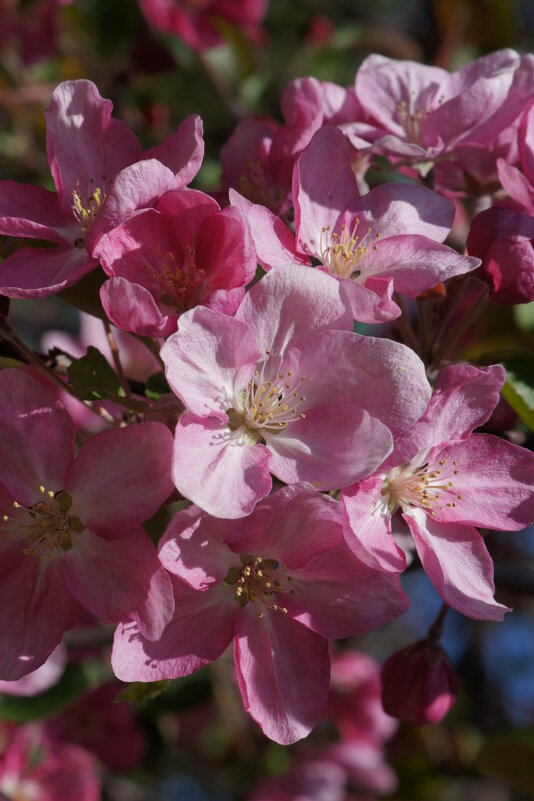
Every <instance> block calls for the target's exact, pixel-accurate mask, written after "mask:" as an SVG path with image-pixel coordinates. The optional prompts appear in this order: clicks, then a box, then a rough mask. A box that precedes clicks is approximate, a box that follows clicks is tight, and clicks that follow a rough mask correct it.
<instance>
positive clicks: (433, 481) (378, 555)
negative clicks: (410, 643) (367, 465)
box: [343, 365, 534, 620]
mask: <svg viewBox="0 0 534 801" xmlns="http://www.w3.org/2000/svg"><path fill="white" fill-rule="evenodd" d="M503 381H504V370H503V368H502V367H500V366H499V365H496V366H491V367H487V368H485V369H484V370H478V369H477V368H475V367H472V366H471V365H454V366H451V367H446V368H444V369H443V370H442V371H441V373H440V374H439V376H438V379H437V381H436V390H435V392H434V394H433V396H432V399H431V401H430V404H429V406H428V409H427V411H426V412H425V414H424V415H423V417H422V418H421V419H420V420H419V421H418V422H417V423H415V425H413V426H412V428H411V429H410V430H409V431H408V432H407V433H406V434H405V435H404V436H402V437H399V438H398V439H397V440H396V442H395V448H394V450H393V453H392V454H391V456H390V457H389V458H388V459H387V460H386V462H385V463H384V464H383V465H382V467H381V468H380V470H379V471H377V473H375V475H374V476H372V477H370V478H368V479H366V480H364V481H362V482H360V483H359V484H357V485H355V486H353V487H351V488H350V489H347V490H344V492H343V503H344V504H345V509H346V528H345V536H346V538H347V542H348V543H349V545H350V547H351V548H352V549H353V550H354V552H355V553H356V554H357V555H358V556H359V557H360V558H361V559H363V560H364V561H366V562H367V563H368V564H370V565H372V566H374V567H379V568H381V569H383V570H392V571H397V570H403V569H404V568H405V566H406V558H405V555H404V553H403V551H401V549H400V548H399V547H398V546H397V545H396V544H395V541H394V539H393V537H392V522H393V521H392V515H394V514H395V512H397V511H399V512H400V513H401V514H402V518H403V519H404V521H405V522H406V523H407V525H408V527H409V529H410V532H411V534H412V536H413V540H414V542H415V547H416V549H417V553H418V555H419V558H420V559H421V562H422V565H423V568H424V569H425V571H426V573H427V575H428V577H429V578H430V580H431V581H432V583H433V584H434V587H435V588H436V590H437V592H438V593H439V595H440V596H441V597H442V598H443V600H444V601H445V602H446V603H447V604H449V606H452V607H453V608H454V609H457V610H458V611H459V612H461V613H462V614H464V615H467V616H468V617H471V618H475V619H488V620H502V618H503V616H504V613H505V612H506V611H508V610H507V608H506V607H505V606H503V605H502V604H499V603H497V602H496V601H495V599H494V598H493V593H494V585H493V564H492V561H491V558H490V556H489V554H488V552H487V550H486V546H485V544H484V541H483V539H482V537H481V535H480V534H479V532H478V531H477V529H476V528H475V526H480V527H483V528H490V529H496V530H504V531H513V530H519V529H522V528H524V527H525V526H526V525H528V524H529V523H532V522H533V521H534V492H533V489H532V487H533V485H534V455H533V454H532V453H531V452H530V451H528V450H526V449H525V448H520V447H517V446H515V445H511V444H510V443H509V442H507V441H506V440H504V439H500V438H499V437H496V436H492V435H489V434H472V433H471V432H472V431H473V429H474V428H476V427H477V426H480V425H482V424H483V423H485V422H486V420H487V419H488V418H489V416H490V414H491V412H492V411H493V409H494V408H495V406H496V405H497V402H498V400H499V390H500V388H501V386H502V384H503ZM396 519H397V518H395V520H396Z"/></svg>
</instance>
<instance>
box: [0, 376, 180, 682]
mask: <svg viewBox="0 0 534 801" xmlns="http://www.w3.org/2000/svg"><path fill="white" fill-rule="evenodd" d="M0 398H1V403H0V428H1V430H2V437H1V438H0V538H1V539H0V547H1V553H2V560H1V567H0V574H1V579H2V580H1V584H0V588H1V589H0V595H1V599H2V604H1V609H2V612H1V614H0V632H1V636H2V644H3V648H2V653H1V655H0V676H1V677H2V679H7V680H15V679H18V678H20V676H23V675H25V674H26V673H30V672H32V671H33V670H35V669H36V668H37V667H39V665H41V664H42V663H43V662H44V661H45V660H46V659H47V657H48V656H49V654H50V653H51V652H52V651H53V650H54V648H55V647H56V646H57V645H58V643H59V642H60V641H61V638H62V636H63V632H64V631H66V630H67V629H70V628H72V627H73V626H75V625H76V624H77V623H78V622H79V621H80V620H81V619H82V617H83V614H84V608H85V609H86V610H88V611H89V612H91V613H92V614H94V615H96V616H97V617H99V618H100V619H101V620H103V621H104V622H106V623H114V622H118V621H119V620H123V619H126V618H129V617H131V616H132V615H133V616H134V617H135V619H137V620H138V621H139V624H140V628H141V629H142V630H143V631H144V633H145V634H146V636H147V637H151V638H157V637H159V635H160V634H161V631H162V630H163V628H164V626H165V625H166V623H167V622H168V620H169V618H170V616H171V615H172V611H173V600H172V591H171V586H170V583H169V579H168V576H167V574H166V573H165V571H164V570H163V568H162V567H161V565H160V563H159V561H158V558H157V554H156V551H155V549H154V546H153V545H152V542H151V541H150V539H149V537H148V536H147V534H145V532H144V530H143V529H142V528H141V523H142V522H143V521H145V520H147V519H148V518H150V517H151V516H152V515H153V514H154V513H155V512H156V510H157V509H158V508H159V506H160V504H161V503H162V502H163V501H164V500H165V498H166V497H168V495H169V492H170V490H171V488H172V484H171V481H170V475H169V464H170V458H171V447H172V437H171V435H170V433H169V431H168V430H167V428H166V427H165V426H163V425H161V424H159V423H144V424H141V425H138V426H130V427H128V428H125V429H114V430H111V431H105V432H103V433H102V434H98V435H96V436H94V437H91V438H90V439H88V440H86V441H85V442H84V444H83V445H82V446H81V448H80V449H79V452H78V454H77V457H76V459H74V427H73V425H72V422H71V419H70V417H69V416H68V414H67V412H66V411H65V409H64V408H63V407H62V406H61V404H60V403H59V401H57V400H56V399H55V398H54V396H53V395H51V394H50V393H49V392H48V391H47V390H46V389H44V387H43V386H42V385H41V384H39V383H38V382H37V381H35V380H34V379H33V378H31V377H30V376H29V375H27V374H26V373H24V372H22V371H21V370H12V369H8V370H3V371H2V372H1V373H0Z"/></svg>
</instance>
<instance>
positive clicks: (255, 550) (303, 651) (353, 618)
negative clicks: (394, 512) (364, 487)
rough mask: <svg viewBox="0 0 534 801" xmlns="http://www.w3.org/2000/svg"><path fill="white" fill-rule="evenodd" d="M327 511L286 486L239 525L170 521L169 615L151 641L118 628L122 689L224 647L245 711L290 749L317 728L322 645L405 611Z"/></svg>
mask: <svg viewBox="0 0 534 801" xmlns="http://www.w3.org/2000/svg"><path fill="white" fill-rule="evenodd" d="M342 523H343V516H342V509H341V505H340V504H339V503H338V502H337V501H333V500H332V499H331V498H329V497H327V496H325V495H322V494H320V493H318V492H317V491H316V490H314V489H313V487H311V486H310V485H309V484H298V485H295V486H292V487H284V488H283V489H281V490H279V491H278V492H275V493H273V494H272V495H270V496H269V497H268V498H266V499H265V500H263V501H261V502H260V503H259V504H258V506H257V507H256V509H255V511H254V512H253V513H252V515H251V516H250V517H248V518H247V519H246V520H238V521H227V520H219V519H217V518H212V517H209V516H208V515H207V514H206V513H205V512H203V511H202V510H200V509H198V508H197V507H195V506H191V507H190V508H189V509H186V510H185V511H183V512H178V513H177V514H176V515H175V516H174V518H173V520H172V521H171V523H170V525H169V528H168V529H167V532H166V534H165V535H164V537H163V539H162V540H161V542H160V546H159V555H160V559H161V561H162V564H163V565H164V566H165V567H166V569H167V570H168V571H169V572H170V573H171V574H172V577H173V587H174V594H175V616H174V619H173V620H172V622H171V623H169V625H168V626H167V628H166V629H165V630H164V632H163V634H162V636H161V638H160V639H159V640H158V641H157V642H150V641H149V640H147V639H146V637H143V636H142V635H141V633H140V632H139V628H138V625H137V623H136V622H132V623H131V624H130V623H124V624H121V625H120V626H119V627H118V629H117V632H116V635H115V644H114V650H113V657H112V663H113V668H114V671H115V673H116V675H117V676H118V678H120V679H122V680H123V681H153V680H160V679H164V678H177V677H179V676H185V675H188V674H189V673H192V672H193V671H195V670H198V669H199V668H201V667H202V666H203V665H205V664H207V663H208V662H211V661H213V660H214V659H216V658H217V657H218V656H220V655H221V654H222V653H223V651H225V650H226V648H227V646H228V645H229V644H230V642H231V641H232V639H233V641H234V655H235V662H236V669H237V677H238V683H239V688H240V690H241V695H242V696H243V702H244V705H245V709H246V710H247V711H248V712H249V713H250V714H251V715H252V717H253V718H254V720H256V721H257V722H258V723H259V724H260V726H261V727H262V729H263V731H264V732H265V734H267V736H268V737H271V738H272V739H274V740H276V741H277V742H280V743H290V742H294V741H295V740H298V739H300V738H301V737H304V736H305V735H306V734H308V732H309V731H310V730H311V729H312V728H313V726H314V725H315V724H316V723H317V721H318V720H319V717H320V715H321V712H322V709H323V707H324V705H325V703H326V700H327V694H328V684H329V679H330V663H329V655H328V640H329V639H336V638H339V637H348V636H350V635H353V634H356V633H358V632H362V631H367V630H369V629H374V628H377V627H378V626H380V625H382V624H383V623H385V622H386V621H387V620H390V619H392V618H394V617H396V616H397V615H399V614H401V613H402V612H403V611H405V609H406V601H407V599H406V597H405V596H404V593H403V592H402V589H401V586H400V582H399V579H398V576H396V575H394V574H391V573H385V572H383V571H380V570H373V569H371V568H368V567H367V566H366V565H365V564H364V563H363V562H361V561H360V560H359V559H357V558H356V557H354V556H353V555H352V554H351V552H350V550H349V549H348V547H347V546H346V544H345V542H344V540H343V526H342Z"/></svg>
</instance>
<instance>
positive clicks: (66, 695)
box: [0, 664, 90, 723]
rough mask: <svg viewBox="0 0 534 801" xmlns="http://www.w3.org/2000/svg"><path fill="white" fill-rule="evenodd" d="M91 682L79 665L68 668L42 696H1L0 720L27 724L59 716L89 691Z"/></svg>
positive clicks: (71, 665)
mask: <svg viewBox="0 0 534 801" xmlns="http://www.w3.org/2000/svg"><path fill="white" fill-rule="evenodd" d="M89 686H90V685H89V680H88V678H87V676H86V674H85V672H84V670H83V669H82V668H81V667H80V666H79V665H74V664H70V665H68V666H67V668H66V670H65V672H64V673H63V676H62V677H61V679H60V680H59V682H58V683H57V684H56V685H55V686H54V687H51V688H50V689H49V690H46V691H45V692H44V693H41V694H40V695H35V696H33V698H22V697H20V696H18V697H17V696H13V695H0V720H12V721H14V722H15V723H27V722H29V721H32V720H40V719H41V718H47V717H50V716H51V715H55V714H57V713H58V712H59V711H60V710H61V709H63V707H65V706H67V704H70V703H71V702H72V701H74V700H75V699H76V698H78V697H79V696H80V695H82V693H84V692H85V691H86V690H87V689H89Z"/></svg>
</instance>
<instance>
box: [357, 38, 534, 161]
mask: <svg viewBox="0 0 534 801" xmlns="http://www.w3.org/2000/svg"><path fill="white" fill-rule="evenodd" d="M533 73H534V58H533V57H532V56H520V55H519V54H518V53H516V52H515V51H514V50H499V51H497V52H495V53H491V54H489V55H487V56H483V57H482V58H479V59H477V60H476V61H473V62H471V63H470V64H467V65H466V66H465V67H462V69H460V70H458V71H457V72H453V73H449V72H447V71H446V70H443V69H440V68H438V67H430V66H426V65H424V64H417V63H415V62H412V61H396V60H394V59H389V58H385V57H384V56H379V55H372V56H369V57H368V58H366V59H365V61H364V62H363V64H362V65H361V67H360V68H359V70H358V72H357V74H356V79H355V90H356V96H357V98H358V100H359V102H360V103H361V105H362V108H363V109H364V110H365V114H366V119H367V122H368V123H370V124H372V125H374V126H375V128H376V130H375V133H374V135H372V134H370V132H369V131H368V130H362V129H361V126H359V125H358V124H355V125H354V126H353V127H352V129H351V131H350V136H351V137H357V142H358V144H356V146H358V145H360V141H361V137H362V135H363V137H364V138H367V139H368V141H369V144H370V145H372V146H373V148H375V149H376V148H378V149H380V150H383V151H385V152H387V153H391V154H393V155H400V156H407V157H409V158H413V159H415V160H417V161H427V160H429V159H435V158H436V157H437V156H440V155H443V154H446V153H451V152H453V151H454V150H455V148H456V147H458V146H459V145H466V144H474V145H478V146H484V145H487V144H491V142H492V141H493V140H494V139H495V137H497V136H498V135H499V134H500V133H501V132H502V131H503V130H504V129H505V128H507V127H508V126H509V125H510V124H511V123H512V122H514V120H516V119H517V117H519V116H520V115H521V114H522V112H523V111H524V109H525V106H526V105H527V103H528V102H529V100H530V99H531V98H532V80H533Z"/></svg>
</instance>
